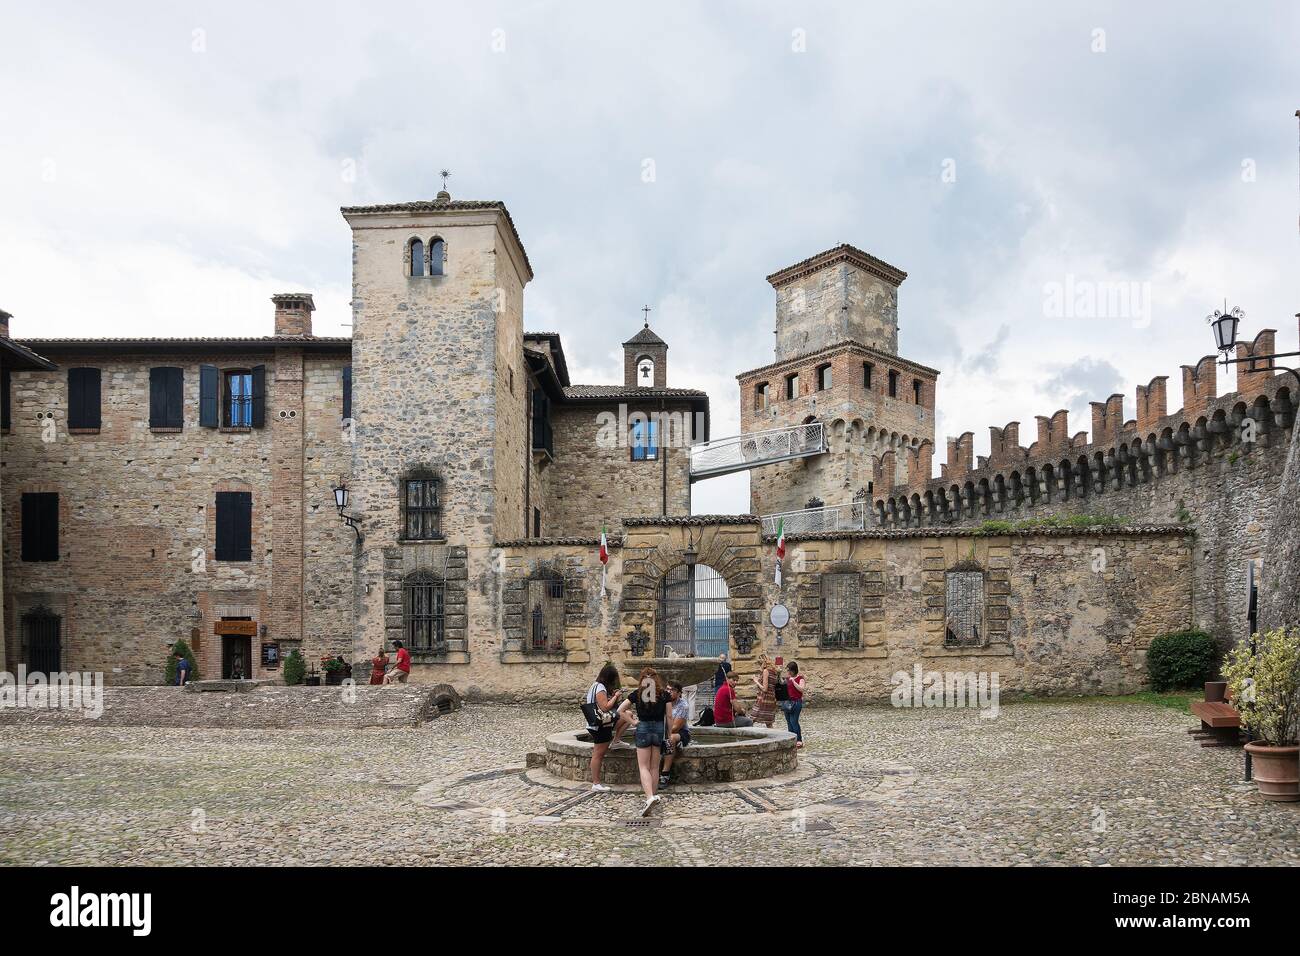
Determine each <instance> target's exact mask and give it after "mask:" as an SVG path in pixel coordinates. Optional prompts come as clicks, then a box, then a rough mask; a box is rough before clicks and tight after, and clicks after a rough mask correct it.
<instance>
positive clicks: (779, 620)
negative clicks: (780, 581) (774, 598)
mask: <svg viewBox="0 0 1300 956" xmlns="http://www.w3.org/2000/svg"><path fill="white" fill-rule="evenodd" d="M770 618H771V621H772V626H773V627H774V628H776V629H777V630H778V631H779V630H781V628H783V627H785V626H786V625H787V624H789V623H790V609H789V608H788V607H786V606H785V605H784V604H773V605H772V613H771V615H770Z"/></svg>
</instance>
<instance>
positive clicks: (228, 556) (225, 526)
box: [217, 491, 253, 561]
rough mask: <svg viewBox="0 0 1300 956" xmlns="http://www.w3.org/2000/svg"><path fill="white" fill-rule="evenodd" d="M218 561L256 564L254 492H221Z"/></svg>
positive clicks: (219, 501) (219, 499)
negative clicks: (254, 552)
mask: <svg viewBox="0 0 1300 956" xmlns="http://www.w3.org/2000/svg"><path fill="white" fill-rule="evenodd" d="M217 560H218V561H252V560H253V495H252V492H249V491H218V492H217Z"/></svg>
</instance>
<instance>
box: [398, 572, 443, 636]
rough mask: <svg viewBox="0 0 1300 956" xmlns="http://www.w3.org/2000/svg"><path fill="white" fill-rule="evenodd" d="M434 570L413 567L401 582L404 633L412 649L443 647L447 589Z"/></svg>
mask: <svg viewBox="0 0 1300 956" xmlns="http://www.w3.org/2000/svg"><path fill="white" fill-rule="evenodd" d="M445 587H446V586H445V585H444V584H443V583H442V581H441V580H440V579H439V578H437V577H436V576H434V574H433V572H431V571H413V572H412V573H411V574H409V575H407V577H406V580H405V581H404V582H402V633H403V634H405V635H406V646H407V648H408V649H409V650H412V651H437V650H442V649H443V647H444V645H445V644H446V640H447V638H446V631H445V630H444V626H443V625H444V622H445V620H446V619H445V617H444V615H443V608H444V606H445V598H446V591H445Z"/></svg>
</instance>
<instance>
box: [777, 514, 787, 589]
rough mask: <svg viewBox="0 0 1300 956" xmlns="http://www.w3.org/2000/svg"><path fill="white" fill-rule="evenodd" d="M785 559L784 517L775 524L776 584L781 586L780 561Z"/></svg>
mask: <svg viewBox="0 0 1300 956" xmlns="http://www.w3.org/2000/svg"><path fill="white" fill-rule="evenodd" d="M784 560H785V519H784V518H782V519H781V520H780V521H779V522H777V525H776V586H777V587H780V586H781V562H782V561H784Z"/></svg>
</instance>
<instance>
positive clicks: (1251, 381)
mask: <svg viewBox="0 0 1300 956" xmlns="http://www.w3.org/2000/svg"><path fill="white" fill-rule="evenodd" d="M1275 337H1276V330H1273V329H1264V330H1262V331H1261V332H1260V333H1259V334H1258V335H1256V336H1255V338H1254V340H1253V341H1251V342H1249V343H1240V344H1239V345H1238V346H1237V357H1238V358H1242V359H1250V358H1252V357H1253V356H1257V355H1266V354H1271V353H1273V352H1274V351H1276V346H1275V342H1276V338H1275ZM1234 368H1235V370H1236V376H1237V382H1236V384H1237V388H1236V390H1235V391H1232V392H1228V393H1227V394H1225V395H1222V396H1219V395H1218V394H1217V389H1218V381H1217V368H1216V360H1215V357H1214V356H1212V355H1207V356H1205V357H1203V358H1201V359H1199V360H1198V361H1197V362H1196V363H1195V364H1194V365H1184V366H1182V381H1183V394H1184V403H1183V407H1182V408H1181V409H1178V410H1177V411H1175V412H1173V413H1172V414H1170V413H1169V412H1168V409H1167V405H1168V397H1167V382H1168V376H1165V375H1158V376H1156V377H1154V378H1152V379H1151V380H1150V381H1149V382H1148V383H1147V384H1146V385H1138V386H1137V388H1136V403H1137V414H1136V417H1135V418H1125V409H1124V396H1123V395H1121V394H1118V393H1117V394H1114V395H1111V396H1109V397H1108V398H1107V399H1106V400H1105V401H1100V402H1092V403H1090V405H1091V410H1092V433H1091V435H1089V434H1088V433H1087V432H1078V433H1076V434H1074V435H1073V436H1071V435H1070V434H1069V413H1068V412H1067V411H1066V410H1065V409H1058V410H1057V411H1056V412H1053V413H1052V414H1051V415H1038V416H1035V422H1036V425H1037V434H1038V438H1037V441H1035V442H1034V443H1033V444H1032V445H1030V446H1029V447H1028V448H1024V447H1022V446H1021V445H1020V423H1019V422H1008V423H1007V424H1006V425H1004V426H1002V427H1000V428H999V427H998V426H990V427H989V454H988V455H987V456H984V455H981V456H979V457H978V461H977V462H976V461H974V458H975V456H974V452H973V439H974V433H973V432H963V433H962V434H961V435H960V436H958V437H956V438H952V437H949V438H947V439H946V440H945V441H946V445H947V461H946V462H944V463H943V464H941V466H940V475H939V477H938V478H931V477H928V476H924V474H923V473H921V472H919V470H914V469H913V468H911V467H909V468H908V476H907V481H906V484H895V485H894V487H892V488H890V487H888V486H887V483H882V484H881V485H879V486H877V491H878V494H877V496H876V500H875V508H876V519H877V523H878V524H882V525H899V524H901V525H903V526H919V524H920V523H935V522H936V521H953V520H961V519H963V518H965V517H969V516H971V515H972V512H974V513H978V514H983V515H995V514H997V513H1000V512H1003V511H1004V510H1007V509H1010V508H1018V507H1020V506H1021V505H1022V504H1023V503H1026V502H1027V503H1029V504H1037V503H1039V502H1042V501H1058V502H1064V501H1068V500H1069V499H1071V498H1075V497H1078V498H1082V497H1086V496H1088V495H1089V494H1092V493H1097V492H1100V491H1104V490H1107V489H1112V488H1114V489H1118V488H1120V487H1123V486H1125V485H1132V484H1137V483H1140V482H1143V481H1148V480H1153V479H1156V478H1159V477H1160V476H1162V475H1165V474H1171V473H1174V472H1177V471H1180V470H1183V469H1187V468H1194V467H1197V466H1198V464H1201V463H1202V462H1203V461H1205V460H1206V459H1207V458H1208V457H1210V456H1212V455H1214V454H1215V453H1218V452H1222V451H1224V450H1225V449H1228V448H1230V447H1231V446H1234V445H1241V444H1243V443H1245V444H1247V445H1249V446H1251V447H1248V448H1245V449H1244V452H1246V453H1249V452H1250V451H1252V450H1253V447H1255V446H1260V447H1270V446H1272V445H1275V444H1279V439H1278V434H1277V433H1279V432H1285V431H1287V430H1289V429H1291V428H1292V427H1293V426H1294V420H1295V409H1296V402H1297V396H1296V395H1295V390H1294V387H1293V383H1292V382H1291V381H1290V380H1288V378H1287V377H1286V376H1279V375H1278V374H1277V373H1278V369H1277V367H1276V364H1275V363H1274V362H1273V361H1272V360H1268V359H1260V360H1259V361H1258V362H1247V363H1243V364H1240V365H1236V366H1234ZM1247 419H1250V420H1251V421H1253V422H1254V427H1252V428H1250V429H1245V428H1243V425H1244V423H1245V422H1246V420H1247ZM1244 432H1248V433H1249V434H1248V437H1243V433H1244ZM1281 437H1285V435H1283V436H1281ZM885 474H890V472H888V471H885ZM918 475H920V476H921V480H919V481H918V480H916V476H918Z"/></svg>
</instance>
